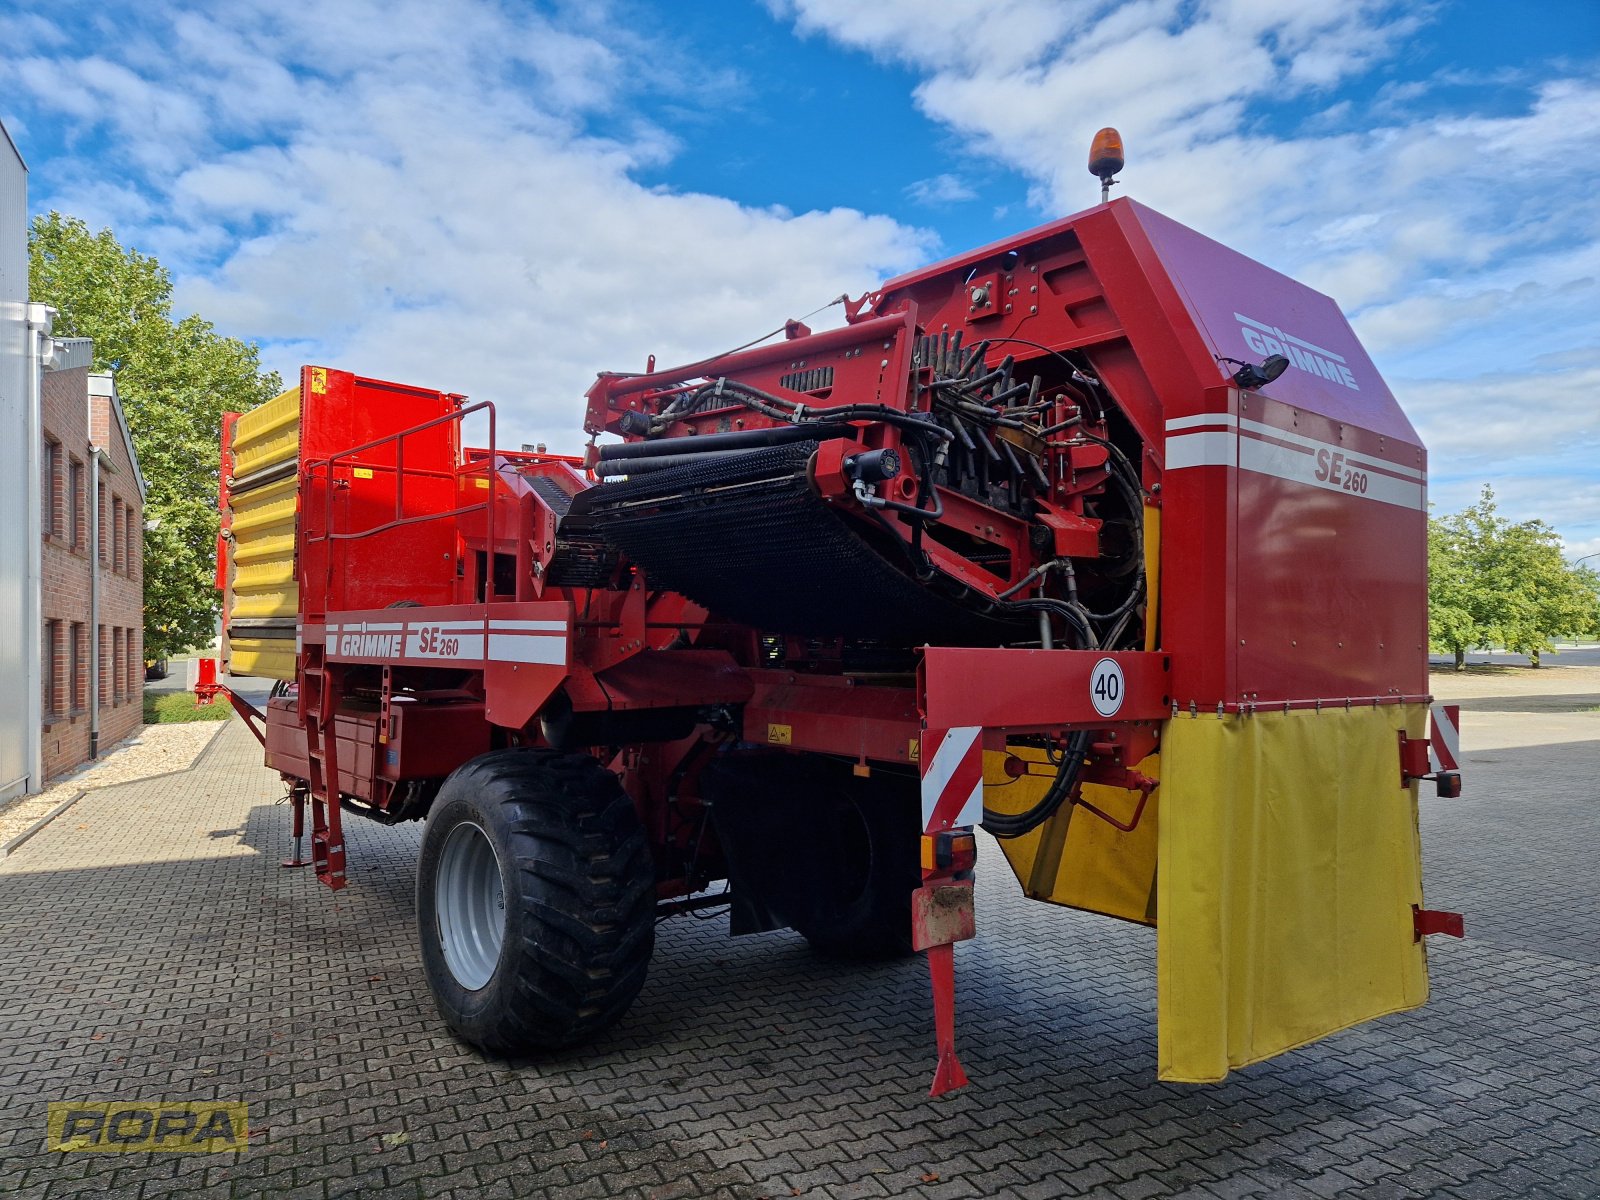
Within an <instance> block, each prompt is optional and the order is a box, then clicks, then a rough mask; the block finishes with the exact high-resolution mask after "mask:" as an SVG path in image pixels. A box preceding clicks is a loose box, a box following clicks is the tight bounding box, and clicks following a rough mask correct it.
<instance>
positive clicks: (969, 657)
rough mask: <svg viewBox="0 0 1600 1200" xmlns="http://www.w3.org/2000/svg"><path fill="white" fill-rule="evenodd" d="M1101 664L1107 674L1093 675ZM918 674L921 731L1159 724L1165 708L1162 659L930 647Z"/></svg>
mask: <svg viewBox="0 0 1600 1200" xmlns="http://www.w3.org/2000/svg"><path fill="white" fill-rule="evenodd" d="M1102 664H1113V665H1114V667H1115V670H1114V671H1112V670H1111V669H1109V668H1102V669H1101V670H1099V671H1098V672H1097V670H1096V668H1097V667H1101V665H1102ZM921 674H922V686H921V690H922V709H923V715H924V717H925V718H926V719H927V723H928V727H929V728H935V727H940V728H947V729H948V728H956V727H959V726H968V725H979V726H983V727H984V728H988V729H1064V728H1067V727H1068V726H1078V727H1080V728H1083V727H1086V728H1100V727H1103V726H1107V725H1114V724H1119V723H1125V722H1129V721H1161V720H1165V719H1166V717H1167V716H1168V715H1169V713H1170V710H1171V706H1172V695H1171V691H1170V683H1169V678H1168V675H1169V671H1168V660H1167V656H1166V655H1163V654H1159V653H1144V652H1141V651H1131V650H1129V651H1119V652H1116V653H1102V652H1101V651H1098V650H995V649H987V648H982V647H978V648H972V647H956V646H930V647H928V648H927V650H925V651H924V652H923V658H922V672H921ZM1113 679H1115V680H1119V681H1120V682H1118V683H1117V684H1116V685H1114V686H1113V685H1111V684H1109V683H1108V681H1110V680H1113ZM1097 686H1098V688H1099V692H1098V695H1097V693H1096V688H1097ZM1097 702H1098V704H1099V707H1096V704H1097Z"/></svg>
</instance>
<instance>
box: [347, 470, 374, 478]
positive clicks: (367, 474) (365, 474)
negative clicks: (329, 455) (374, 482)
mask: <svg viewBox="0 0 1600 1200" xmlns="http://www.w3.org/2000/svg"><path fill="white" fill-rule="evenodd" d="M352 473H353V474H354V475H355V477H356V478H357V479H371V478H372V468H371V467H357V468H356V469H355V471H354V472H352Z"/></svg>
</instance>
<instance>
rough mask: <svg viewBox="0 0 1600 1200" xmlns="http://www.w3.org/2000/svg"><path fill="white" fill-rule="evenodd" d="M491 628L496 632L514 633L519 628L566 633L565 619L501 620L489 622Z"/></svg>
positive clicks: (538, 631) (531, 630)
mask: <svg viewBox="0 0 1600 1200" xmlns="http://www.w3.org/2000/svg"><path fill="white" fill-rule="evenodd" d="M489 628H490V630H492V631H493V632H495V633H502V632H504V633H512V632H516V631H519V630H522V631H529V632H537V633H565V632H566V631H567V623H566V622H565V621H500V620H494V621H490V622H489Z"/></svg>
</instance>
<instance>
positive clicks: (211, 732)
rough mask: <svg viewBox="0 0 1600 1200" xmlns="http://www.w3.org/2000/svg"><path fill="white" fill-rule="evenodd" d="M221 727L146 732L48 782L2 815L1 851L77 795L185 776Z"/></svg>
mask: <svg viewBox="0 0 1600 1200" xmlns="http://www.w3.org/2000/svg"><path fill="white" fill-rule="evenodd" d="M225 724H226V722H223V721H195V722H192V723H190V724H187V725H146V726H144V727H143V728H142V729H140V730H139V731H138V732H137V733H135V734H134V735H133V736H132V737H129V738H127V739H126V740H124V741H123V742H122V743H120V744H119V745H118V746H116V747H115V748H113V749H112V750H110V751H108V752H107V753H106V754H104V755H102V756H101V757H100V758H99V759H97V760H96V761H94V762H92V763H88V764H85V765H84V766H82V767H80V768H79V769H78V770H76V771H74V772H72V773H71V774H68V775H62V776H59V777H57V778H56V779H53V780H51V781H50V786H49V787H47V788H45V790H44V791H42V792H38V793H36V794H34V795H32V796H25V797H24V798H22V799H21V800H19V801H17V802H16V803H15V804H12V805H11V806H10V807H9V808H6V809H3V810H0V847H4V846H5V844H6V843H7V842H9V841H10V840H11V839H12V838H14V837H16V836H17V835H18V834H20V833H23V832H24V831H26V830H28V829H29V828H31V827H32V826H33V825H34V823H35V822H37V821H39V820H40V819H41V818H43V817H44V816H45V815H46V814H47V813H49V812H50V811H51V810H52V809H54V808H55V807H56V806H57V805H59V804H61V802H62V801H64V800H67V799H69V798H71V797H72V796H74V795H76V794H78V793H81V792H85V791H90V790H92V789H94V788H103V787H110V786H112V785H113V784H118V783H130V782H132V781H133V780H135V779H148V778H149V777H150V776H152V775H165V774H167V773H168V772H171V771H184V770H187V769H188V768H189V767H191V766H193V765H194V760H195V759H197V758H199V757H200V752H201V751H202V750H204V749H205V748H206V746H207V745H208V744H210V742H211V739H212V738H213V737H215V736H216V734H217V733H218V731H219V730H221V729H222V728H223V726H224V725H225Z"/></svg>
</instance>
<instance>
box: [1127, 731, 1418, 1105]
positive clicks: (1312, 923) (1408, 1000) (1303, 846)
mask: <svg viewBox="0 0 1600 1200" xmlns="http://www.w3.org/2000/svg"><path fill="white" fill-rule="evenodd" d="M1426 722H1427V708H1426V706H1424V705H1406V706H1395V705H1387V706H1383V707H1378V708H1374V707H1371V706H1368V707H1365V708H1356V709H1349V710H1347V709H1344V708H1338V709H1331V708H1330V709H1324V710H1323V711H1321V712H1317V711H1315V710H1296V711H1293V712H1288V713H1285V712H1281V711H1280V712H1272V713H1268V712H1261V713H1257V714H1256V715H1253V716H1221V717H1219V716H1217V715H1215V714H1209V715H1199V716H1194V717H1188V716H1178V717H1174V718H1173V719H1172V720H1170V721H1168V722H1167V725H1166V729H1165V732H1164V735H1163V737H1162V747H1161V749H1162V755H1161V757H1162V768H1163V769H1162V783H1161V791H1160V796H1161V820H1160V824H1159V834H1158V836H1159V861H1160V886H1159V889H1158V897H1157V906H1156V907H1157V929H1158V934H1157V954H1156V960H1157V1002H1158V1010H1159V1014H1160V1030H1159V1056H1158V1057H1159V1073H1160V1077H1161V1078H1162V1079H1165V1080H1171V1081H1174V1082H1179V1083H1214V1082H1216V1081H1218V1080H1220V1079H1222V1078H1224V1077H1225V1076H1226V1075H1227V1074H1228V1072H1229V1070H1231V1069H1232V1068H1235V1067H1242V1066H1246V1065H1248V1064H1250V1063H1254V1062H1260V1061H1261V1060H1262V1059H1265V1058H1270V1057H1271V1056H1273V1055H1274V1054H1279V1053H1282V1052H1283V1051H1285V1050H1290V1049H1293V1048H1294V1047H1296V1046H1302V1045H1305V1044H1306V1043H1308V1042H1313V1041H1316V1040H1317V1039H1318V1038H1321V1037H1325V1036H1327V1035H1328V1034H1330V1033H1334V1032H1336V1031H1338V1030H1341V1029H1346V1028H1348V1027H1350V1026H1352V1025H1355V1024H1357V1023H1359V1022H1361V1021H1367V1020H1371V1019H1372V1018H1374V1017H1380V1016H1383V1015H1385V1014H1387V1013H1392V1012H1400V1011H1402V1010H1405V1009H1409V1008H1415V1007H1417V1006H1418V1005H1421V1004H1422V1003H1423V1002H1424V1001H1426V1000H1427V998H1428V970H1427V960H1426V957H1425V955H1424V952H1423V948H1422V946H1421V945H1420V944H1419V943H1418V942H1416V941H1415V939H1414V938H1413V933H1412V907H1411V906H1412V905H1413V904H1418V905H1420V904H1421V903H1422V863H1421V856H1420V846H1419V840H1418V836H1417V801H1416V791H1415V788H1414V787H1412V788H1404V787H1401V786H1400V760H1399V755H1398V734H1399V731H1400V730H1402V729H1404V730H1405V731H1406V733H1407V735H1408V736H1412V737H1422V736H1424V733H1425V729H1426Z"/></svg>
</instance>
